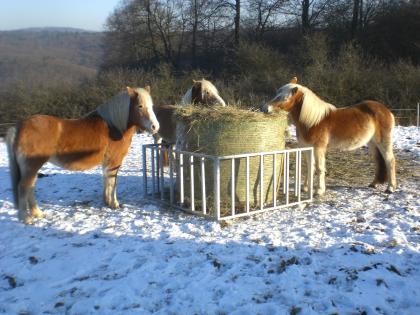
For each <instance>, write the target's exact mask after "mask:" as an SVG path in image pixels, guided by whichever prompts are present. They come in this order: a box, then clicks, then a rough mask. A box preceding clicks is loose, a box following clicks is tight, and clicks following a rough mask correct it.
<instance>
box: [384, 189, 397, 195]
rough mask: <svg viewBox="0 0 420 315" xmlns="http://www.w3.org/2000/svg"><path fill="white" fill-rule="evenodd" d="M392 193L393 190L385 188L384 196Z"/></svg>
mask: <svg viewBox="0 0 420 315" xmlns="http://www.w3.org/2000/svg"><path fill="white" fill-rule="evenodd" d="M394 191H395V189H391V188H387V189H386V190H385V193H386V194H392V193H393V192H394Z"/></svg>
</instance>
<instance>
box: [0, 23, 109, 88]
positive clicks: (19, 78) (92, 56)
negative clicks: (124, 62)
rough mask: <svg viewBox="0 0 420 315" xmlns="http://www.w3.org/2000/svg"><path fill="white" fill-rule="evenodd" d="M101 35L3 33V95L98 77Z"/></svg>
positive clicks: (52, 30)
mask: <svg viewBox="0 0 420 315" xmlns="http://www.w3.org/2000/svg"><path fill="white" fill-rule="evenodd" d="M101 59H102V34H101V33H93V32H87V31H83V30H78V29H69V28H41V29H40V28H34V29H23V30H16V31H3V32H0V92H1V91H5V90H6V89H7V88H8V87H10V86H11V85H12V84H15V83H19V84H20V85H21V86H23V87H29V88H37V87H39V86H47V87H50V86H53V87H54V86H57V85H63V84H65V85H74V84H76V83H79V82H80V81H81V80H83V79H85V78H90V77H92V76H94V75H95V74H96V71H97V68H98V66H99V63H100V62H101Z"/></svg>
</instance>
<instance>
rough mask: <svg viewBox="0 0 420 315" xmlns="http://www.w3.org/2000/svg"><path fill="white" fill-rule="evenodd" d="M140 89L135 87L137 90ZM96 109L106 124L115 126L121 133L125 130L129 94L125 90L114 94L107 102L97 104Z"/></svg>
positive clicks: (128, 108) (128, 109)
mask: <svg viewBox="0 0 420 315" xmlns="http://www.w3.org/2000/svg"><path fill="white" fill-rule="evenodd" d="M138 90H140V89H136V91H138ZM96 111H97V112H98V114H99V115H100V116H101V117H102V119H103V120H105V121H106V122H107V124H108V125H110V126H113V127H115V128H117V129H118V130H119V131H120V132H121V133H123V132H124V131H126V130H127V122H128V115H129V111H130V96H129V95H128V93H127V92H121V93H120V94H117V95H115V96H114V97H113V98H111V99H110V100H109V101H108V102H106V103H104V104H102V105H101V106H99V107H98V108H97V109H96Z"/></svg>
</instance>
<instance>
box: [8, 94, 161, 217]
mask: <svg viewBox="0 0 420 315" xmlns="http://www.w3.org/2000/svg"><path fill="white" fill-rule="evenodd" d="M137 129H140V130H147V131H149V132H150V133H153V134H154V133H156V132H157V131H158V130H159V122H158V121H157V119H156V116H155V113H154V112H153V101H152V98H151V96H150V87H148V86H146V87H145V88H130V87H127V91H126V92H122V93H120V94H118V95H116V96H114V97H113V98H112V99H111V100H110V101H109V102H107V103H105V104H103V105H101V106H99V107H98V108H97V109H96V110H95V111H93V112H91V113H89V114H88V115H86V116H85V117H83V118H80V119H60V118H57V117H54V116H47V115H35V116H32V117H30V118H28V119H26V120H23V121H21V122H20V123H18V124H17V125H16V126H15V127H12V128H10V129H9V130H8V133H7V137H6V142H7V147H8V153H9V165H10V173H11V179H12V188H13V194H14V201H15V206H16V207H17V208H18V210H19V212H18V216H19V219H20V220H22V221H23V222H24V223H27V224H30V223H32V221H33V218H39V217H42V216H43V213H42V211H41V210H40V209H39V208H38V206H37V204H36V201H35V196H34V189H35V181H36V178H37V173H38V170H39V169H40V168H41V167H42V165H44V164H45V163H46V162H52V163H54V164H56V165H58V166H61V167H63V168H65V169H69V170H74V171H80V170H87V169H89V168H92V167H94V166H96V165H98V164H101V163H102V169H103V181H104V191H103V196H104V201H105V203H106V204H107V205H108V206H109V207H111V208H118V207H119V203H118V200H117V196H116V179H117V173H118V170H119V168H120V166H121V163H122V160H123V158H124V157H125V156H126V154H127V152H128V149H129V147H130V144H131V140H132V137H133V135H134V133H135V132H136V130H137Z"/></svg>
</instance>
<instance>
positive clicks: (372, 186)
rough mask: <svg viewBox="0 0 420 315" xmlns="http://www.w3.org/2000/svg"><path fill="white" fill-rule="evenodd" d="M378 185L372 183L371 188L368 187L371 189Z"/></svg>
mask: <svg viewBox="0 0 420 315" xmlns="http://www.w3.org/2000/svg"><path fill="white" fill-rule="evenodd" d="M376 186H377V185H376V184H375V183H371V184H369V186H368V187H370V188H376Z"/></svg>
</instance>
